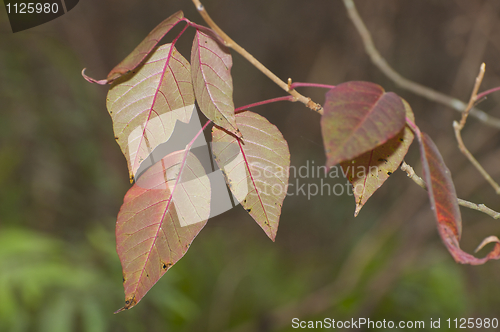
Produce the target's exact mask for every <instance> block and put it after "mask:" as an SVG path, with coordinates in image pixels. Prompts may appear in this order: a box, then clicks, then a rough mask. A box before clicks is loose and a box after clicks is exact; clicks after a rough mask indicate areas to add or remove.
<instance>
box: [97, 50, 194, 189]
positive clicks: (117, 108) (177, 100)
mask: <svg viewBox="0 0 500 332" xmlns="http://www.w3.org/2000/svg"><path fill="white" fill-rule="evenodd" d="M107 107H108V111H109V114H110V115H111V119H112V120H113V130H114V133H115V139H116V140H117V143H118V145H119V146H120V148H121V150H122V152H123V154H124V155H125V158H126V159H127V164H128V169H129V175H130V180H131V182H132V180H133V179H134V177H135V174H136V172H137V170H138V169H139V167H140V165H141V162H142V161H143V160H145V159H146V158H147V157H148V156H149V155H150V154H151V152H152V151H153V150H154V149H155V148H156V147H157V146H158V145H160V144H162V143H164V142H166V141H167V140H168V139H169V138H170V136H171V135H172V133H173V131H174V127H175V124H176V122H177V120H179V121H182V122H185V123H187V122H189V120H190V118H191V115H192V113H193V110H194V92H193V86H192V83H191V66H190V65H189V63H188V61H187V60H186V59H185V58H184V57H183V56H182V55H181V54H180V53H179V52H178V51H177V49H176V48H175V47H172V44H165V45H162V46H160V47H159V48H158V49H157V50H156V51H155V52H154V53H153V54H152V56H151V57H150V58H149V59H148V60H147V61H146V63H144V64H143V65H142V66H140V67H139V68H137V69H135V70H134V74H133V75H132V76H130V77H129V76H127V77H126V78H123V79H120V80H118V81H116V82H115V83H114V84H113V86H112V87H111V89H110V90H109V92H108V98H107Z"/></svg>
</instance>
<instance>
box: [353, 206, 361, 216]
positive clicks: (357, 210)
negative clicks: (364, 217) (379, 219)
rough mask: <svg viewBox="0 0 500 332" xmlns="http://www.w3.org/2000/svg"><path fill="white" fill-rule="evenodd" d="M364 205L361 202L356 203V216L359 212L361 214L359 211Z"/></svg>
mask: <svg viewBox="0 0 500 332" xmlns="http://www.w3.org/2000/svg"><path fill="white" fill-rule="evenodd" d="M362 207H363V205H361V204H360V203H357V204H356V209H355V210H354V217H357V216H358V214H359V211H361V208H362Z"/></svg>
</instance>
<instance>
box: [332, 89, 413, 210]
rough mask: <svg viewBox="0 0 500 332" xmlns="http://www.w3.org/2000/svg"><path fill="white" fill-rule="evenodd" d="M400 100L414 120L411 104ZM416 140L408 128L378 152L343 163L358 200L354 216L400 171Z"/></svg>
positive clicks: (408, 115)
mask: <svg viewBox="0 0 500 332" xmlns="http://www.w3.org/2000/svg"><path fill="white" fill-rule="evenodd" d="M401 100H402V101H403V104H404V107H405V110H406V116H407V117H408V118H409V119H411V120H412V121H413V119H414V115H413V112H412V110H411V107H410V105H408V103H407V102H406V101H405V100H403V99H401ZM413 138H414V135H413V132H412V131H411V129H410V128H408V127H405V128H404V129H403V130H401V131H400V132H399V133H398V134H397V135H396V136H394V137H393V138H391V139H389V140H388V141H387V142H385V143H384V144H382V145H380V146H378V147H376V148H375V149H373V150H371V151H368V152H365V153H363V154H362V155H360V156H357V157H356V158H354V159H352V160H347V161H343V162H341V163H340V165H341V167H342V168H343V170H344V174H345V175H346V177H347V178H348V180H349V182H351V184H352V187H353V194H354V198H355V200H356V210H355V211H354V216H357V215H358V213H359V211H360V210H361V208H362V207H363V205H365V203H366V202H367V201H368V199H369V198H370V197H371V196H372V195H373V193H375V191H376V190H377V189H378V188H380V187H381V186H382V184H383V183H384V182H385V180H387V179H388V178H389V176H390V175H391V174H392V173H394V172H395V171H396V170H397V169H398V168H399V165H401V162H402V161H403V159H404V157H405V156H406V153H407V152H408V148H409V147H410V145H411V143H412V142H413Z"/></svg>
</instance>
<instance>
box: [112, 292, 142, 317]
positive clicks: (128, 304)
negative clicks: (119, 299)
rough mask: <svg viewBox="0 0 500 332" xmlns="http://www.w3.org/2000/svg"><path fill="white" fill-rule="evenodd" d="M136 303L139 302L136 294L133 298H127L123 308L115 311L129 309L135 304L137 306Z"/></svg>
mask: <svg viewBox="0 0 500 332" xmlns="http://www.w3.org/2000/svg"><path fill="white" fill-rule="evenodd" d="M136 304H137V300H136V299H135V295H134V296H133V297H132V298H131V299H128V300H126V301H125V305H124V306H123V307H122V308H120V309H118V310H116V311H115V312H114V314H117V313H119V312H122V311H125V310H128V309H130V308H132V307H133V306H135V305H136Z"/></svg>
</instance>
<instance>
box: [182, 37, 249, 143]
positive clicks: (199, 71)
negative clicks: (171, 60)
mask: <svg viewBox="0 0 500 332" xmlns="http://www.w3.org/2000/svg"><path fill="white" fill-rule="evenodd" d="M191 65H192V66H193V69H192V71H191V75H192V78H193V87H194V94H195V96H196V100H197V101H198V105H199V106H200V109H201V111H202V112H203V114H205V116H206V117H207V118H208V119H210V120H212V121H213V123H215V124H216V125H217V126H219V127H222V128H224V129H226V130H227V131H229V132H232V133H234V134H235V135H237V136H239V137H240V136H241V134H240V132H239V131H238V128H237V126H236V121H235V118H234V103H233V79H232V78H231V67H232V65H233V60H232V58H231V54H230V53H229V50H228V49H227V47H225V46H223V45H221V44H220V43H219V42H218V41H216V37H215V36H213V37H211V36H209V35H208V34H207V33H205V32H202V31H200V30H197V31H196V35H195V37H194V40H193V48H192V50H191Z"/></svg>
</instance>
